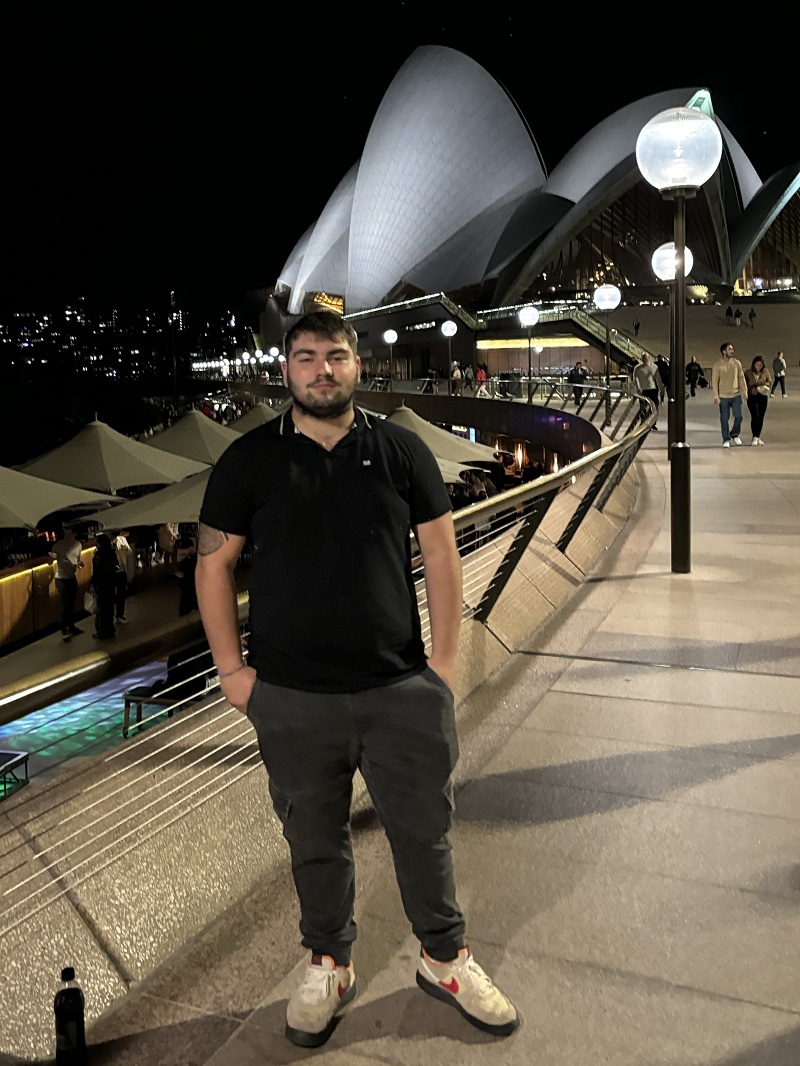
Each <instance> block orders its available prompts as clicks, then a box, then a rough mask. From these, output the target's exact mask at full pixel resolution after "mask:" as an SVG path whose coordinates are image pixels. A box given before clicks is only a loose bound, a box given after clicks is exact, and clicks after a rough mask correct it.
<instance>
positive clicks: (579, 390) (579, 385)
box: [567, 361, 589, 406]
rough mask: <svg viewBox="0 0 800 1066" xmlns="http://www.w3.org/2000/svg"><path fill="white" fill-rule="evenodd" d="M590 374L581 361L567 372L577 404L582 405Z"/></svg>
mask: <svg viewBox="0 0 800 1066" xmlns="http://www.w3.org/2000/svg"><path fill="white" fill-rule="evenodd" d="M588 376H589V371H588V370H587V369H586V367H585V366H584V365H583V363H581V362H580V361H579V362H577V363H576V364H575V366H574V367H573V368H572V369H571V370H570V372H569V374H567V381H568V382H569V384H570V385H572V398H573V400H574V401H575V404H576V406H580V402H581V400H582V399H583V387H584V385H585V384H586V378H587V377H588Z"/></svg>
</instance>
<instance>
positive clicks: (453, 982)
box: [439, 977, 458, 996]
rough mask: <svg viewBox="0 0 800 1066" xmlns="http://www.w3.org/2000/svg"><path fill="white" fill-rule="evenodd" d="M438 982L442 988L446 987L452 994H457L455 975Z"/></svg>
mask: <svg viewBox="0 0 800 1066" xmlns="http://www.w3.org/2000/svg"><path fill="white" fill-rule="evenodd" d="M439 984H440V985H441V986H442V988H446V989H447V991H448V992H452V993H453V995H454V996H457V995H458V981H456V979H455V977H451V978H450V980H449V981H440V982H439Z"/></svg>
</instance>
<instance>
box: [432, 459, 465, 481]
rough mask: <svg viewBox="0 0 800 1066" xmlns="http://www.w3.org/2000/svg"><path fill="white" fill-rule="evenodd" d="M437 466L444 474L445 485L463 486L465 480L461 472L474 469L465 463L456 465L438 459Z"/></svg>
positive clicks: (446, 460) (448, 460)
mask: <svg viewBox="0 0 800 1066" xmlns="http://www.w3.org/2000/svg"><path fill="white" fill-rule="evenodd" d="M436 465H437V466H438V467H439V469H440V470H441V472H442V477H443V478H444V483H445V485H463V484H464V479H463V477H462V476H461V471H462V470H470V469H472V468H471V467H469V466H466V465H465V464H464V463H454V462H452V461H451V460H450V459H437V460H436Z"/></svg>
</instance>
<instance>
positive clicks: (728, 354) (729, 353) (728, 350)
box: [722, 344, 733, 359]
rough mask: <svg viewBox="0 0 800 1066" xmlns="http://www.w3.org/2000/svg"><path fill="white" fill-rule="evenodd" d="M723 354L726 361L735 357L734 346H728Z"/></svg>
mask: <svg viewBox="0 0 800 1066" xmlns="http://www.w3.org/2000/svg"><path fill="white" fill-rule="evenodd" d="M722 354H723V356H724V357H725V358H726V359H730V358H731V356H732V355H733V345H732V344H726V345H725V347H724V348H723V350H722Z"/></svg>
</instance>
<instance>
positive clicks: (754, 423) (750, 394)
mask: <svg viewBox="0 0 800 1066" xmlns="http://www.w3.org/2000/svg"><path fill="white" fill-rule="evenodd" d="M744 377H745V381H746V382H747V406H748V408H749V409H750V429H751V430H752V432H753V440H752V441H751V444H752V446H753V447H754V448H756V447H757V446H758V445H760V444H763V443H764V442H763V440H762V439H761V428H762V426H763V425H764V415H765V414H766V413H767V400H768V399H769V394H770V386H771V385H772V376H771V374H770V372H769V370H767V368H766V366H765V365H764V357H763V355H757V356H756V357H755V358H754V359H753V362H752V363H751V364H750V369H749V370H745V372H744Z"/></svg>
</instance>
